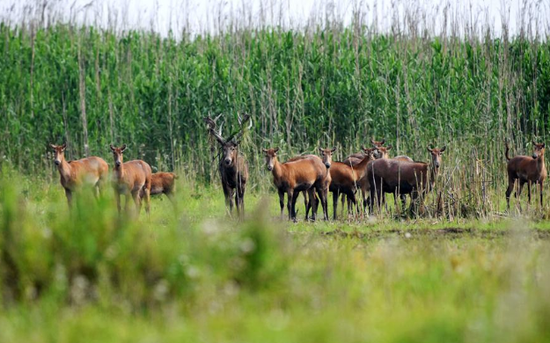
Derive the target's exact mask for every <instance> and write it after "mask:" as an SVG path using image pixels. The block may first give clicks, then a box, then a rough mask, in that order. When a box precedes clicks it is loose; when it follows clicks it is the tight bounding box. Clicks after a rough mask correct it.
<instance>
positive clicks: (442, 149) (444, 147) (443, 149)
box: [439, 145, 447, 152]
mask: <svg viewBox="0 0 550 343" xmlns="http://www.w3.org/2000/svg"><path fill="white" fill-rule="evenodd" d="M445 149H447V146H446V145H444V146H443V148H441V150H439V151H441V152H443V151H445Z"/></svg>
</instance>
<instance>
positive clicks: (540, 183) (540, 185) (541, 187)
mask: <svg viewBox="0 0 550 343" xmlns="http://www.w3.org/2000/svg"><path fill="white" fill-rule="evenodd" d="M542 182H543V181H542V180H541V181H539V187H540V209H541V210H542V189H543V186H542Z"/></svg>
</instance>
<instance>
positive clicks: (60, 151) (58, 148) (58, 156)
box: [50, 143, 67, 166]
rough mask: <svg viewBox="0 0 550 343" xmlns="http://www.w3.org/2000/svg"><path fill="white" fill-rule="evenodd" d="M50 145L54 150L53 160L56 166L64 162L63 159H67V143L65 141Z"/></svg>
mask: <svg viewBox="0 0 550 343" xmlns="http://www.w3.org/2000/svg"><path fill="white" fill-rule="evenodd" d="M50 147H51V148H52V149H53V152H54V158H53V162H54V163H55V165H56V166H58V165H60V164H61V162H63V160H65V149H66V148H67V143H63V145H54V144H50Z"/></svg>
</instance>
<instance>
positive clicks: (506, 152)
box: [504, 140, 510, 161]
mask: <svg viewBox="0 0 550 343" xmlns="http://www.w3.org/2000/svg"><path fill="white" fill-rule="evenodd" d="M504 144H505V145H506V151H505V153H504V155H505V156H506V160H507V161H510V156H508V152H509V151H510V147H509V146H508V141H507V140H506V141H504Z"/></svg>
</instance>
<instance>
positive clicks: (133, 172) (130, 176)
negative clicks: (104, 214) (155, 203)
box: [110, 144, 152, 214]
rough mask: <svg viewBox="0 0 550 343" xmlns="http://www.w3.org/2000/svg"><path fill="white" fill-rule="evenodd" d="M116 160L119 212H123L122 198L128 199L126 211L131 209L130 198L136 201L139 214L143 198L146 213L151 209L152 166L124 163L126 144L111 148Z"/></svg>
mask: <svg viewBox="0 0 550 343" xmlns="http://www.w3.org/2000/svg"><path fill="white" fill-rule="evenodd" d="M110 147H111V151H112V152H113V157H114V160H115V169H114V177H113V188H114V190H115V199H116V205H117V209H118V212H119V213H120V212H121V204H120V196H121V195H124V196H125V197H126V203H125V209H126V211H128V209H129V207H130V197H132V198H133V199H134V203H135V205H136V210H137V213H138V214H139V212H140V209H141V198H144V199H145V211H146V212H147V213H149V212H150V209H151V178H152V172H151V166H149V164H147V163H146V162H144V161H142V160H133V161H129V162H123V153H124V151H125V150H126V144H124V145H123V146H122V147H120V148H117V147H114V146H113V145H111V146H110Z"/></svg>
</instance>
